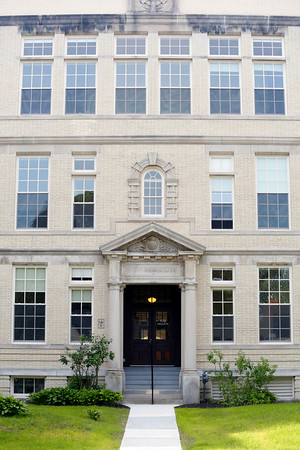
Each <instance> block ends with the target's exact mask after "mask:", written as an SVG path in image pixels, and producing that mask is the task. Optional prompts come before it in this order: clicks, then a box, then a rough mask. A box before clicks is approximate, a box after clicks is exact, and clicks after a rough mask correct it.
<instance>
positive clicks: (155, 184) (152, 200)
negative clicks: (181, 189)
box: [143, 170, 164, 216]
mask: <svg viewBox="0 0 300 450" xmlns="http://www.w3.org/2000/svg"><path fill="white" fill-rule="evenodd" d="M163 198H164V186H163V177H162V175H161V174H160V173H159V172H158V171H156V170H150V171H148V172H146V174H145V176H144V180H143V213H144V215H145V216H161V215H162V213H163Z"/></svg>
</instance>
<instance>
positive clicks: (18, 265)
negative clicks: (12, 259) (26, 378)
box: [11, 264, 48, 378]
mask: <svg viewBox="0 0 300 450" xmlns="http://www.w3.org/2000/svg"><path fill="white" fill-rule="evenodd" d="M24 268H25V269H26V268H34V269H45V303H43V304H44V305H45V339H44V340H43V341H29V340H22V341H21V340H19V341H16V340H15V338H14V335H15V305H16V304H17V303H16V302H15V293H16V269H24ZM47 276H48V271H47V266H43V265H35V264H17V265H15V266H14V271H13V286H12V293H13V301H12V315H11V317H12V319H11V320H12V323H11V329H12V334H11V342H12V344H18V345H19V344H21V345H28V344H35V345H37V346H40V345H45V344H46V343H47V286H48V282H47ZM20 304H22V303H20ZM25 304H26V303H24V305H25ZM20 378H22V377H20Z"/></svg>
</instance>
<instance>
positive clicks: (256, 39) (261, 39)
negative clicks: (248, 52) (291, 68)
mask: <svg viewBox="0 0 300 450" xmlns="http://www.w3.org/2000/svg"><path fill="white" fill-rule="evenodd" d="M254 42H262V43H263V42H271V43H272V55H264V54H262V55H255V54H254ZM274 42H280V43H281V55H274V54H273V49H274V47H273V43H274ZM262 50H263V46H262ZM252 55H253V59H256V58H258V59H267V60H268V59H271V60H273V59H284V58H285V49H284V39H283V38H282V37H275V36H274V37H271V38H269V37H268V38H267V37H259V36H253V39H252Z"/></svg>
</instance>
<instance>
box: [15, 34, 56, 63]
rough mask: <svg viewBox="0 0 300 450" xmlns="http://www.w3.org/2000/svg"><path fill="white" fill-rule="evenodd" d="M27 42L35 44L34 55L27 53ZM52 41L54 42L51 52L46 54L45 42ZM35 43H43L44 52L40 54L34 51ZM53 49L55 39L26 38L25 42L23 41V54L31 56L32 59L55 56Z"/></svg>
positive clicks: (24, 56) (25, 56) (26, 56)
mask: <svg viewBox="0 0 300 450" xmlns="http://www.w3.org/2000/svg"><path fill="white" fill-rule="evenodd" d="M26 43H28V44H29V43H30V44H33V46H32V51H33V54H32V55H25V44H26ZM50 43H51V44H52V51H51V54H49V55H45V54H44V49H45V44H50ZM34 44H42V49H43V51H42V54H40V55H38V54H35V53H34ZM53 50H54V40H53V39H34V38H24V39H23V42H22V55H23V58H30V59H40V58H42V59H44V58H53Z"/></svg>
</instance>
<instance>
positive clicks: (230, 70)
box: [210, 62, 241, 114]
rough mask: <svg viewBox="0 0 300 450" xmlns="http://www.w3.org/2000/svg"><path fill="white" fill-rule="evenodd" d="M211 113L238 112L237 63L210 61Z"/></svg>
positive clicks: (239, 109) (238, 83) (238, 81)
mask: <svg viewBox="0 0 300 450" xmlns="http://www.w3.org/2000/svg"><path fill="white" fill-rule="evenodd" d="M210 112H211V114H240V112H241V107H240V77H239V64H238V63H227V62H226V63H225V62H224V63H223V62H222V63H221V62H217V63H210Z"/></svg>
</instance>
